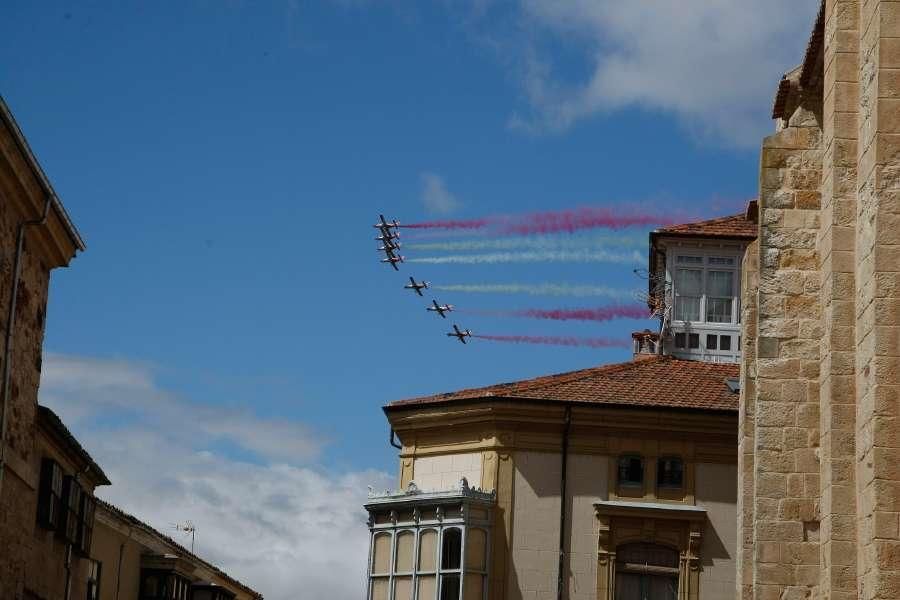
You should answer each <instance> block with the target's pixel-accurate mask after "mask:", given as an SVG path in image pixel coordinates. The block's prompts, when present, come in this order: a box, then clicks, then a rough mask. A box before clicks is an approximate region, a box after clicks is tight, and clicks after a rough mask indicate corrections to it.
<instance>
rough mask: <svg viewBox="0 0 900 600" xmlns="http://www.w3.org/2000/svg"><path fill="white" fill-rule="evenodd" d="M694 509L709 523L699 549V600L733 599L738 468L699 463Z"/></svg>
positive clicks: (736, 549)
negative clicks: (702, 513) (701, 513)
mask: <svg viewBox="0 0 900 600" xmlns="http://www.w3.org/2000/svg"><path fill="white" fill-rule="evenodd" d="M696 469H697V475H696V477H697V488H696V489H697V493H696V497H697V500H696V503H697V506H702V507H703V508H705V509H706V514H707V518H708V522H707V524H706V527H705V528H704V531H703V543H702V545H701V546H700V563H701V564H702V565H703V570H702V571H701V572H700V598H701V600H716V599H720V598H732V597H734V593H735V575H736V571H735V568H736V558H737V553H738V542H737V535H736V530H735V527H734V524H735V522H736V521H737V496H738V489H737V465H723V464H709V463H698V464H697V466H696Z"/></svg>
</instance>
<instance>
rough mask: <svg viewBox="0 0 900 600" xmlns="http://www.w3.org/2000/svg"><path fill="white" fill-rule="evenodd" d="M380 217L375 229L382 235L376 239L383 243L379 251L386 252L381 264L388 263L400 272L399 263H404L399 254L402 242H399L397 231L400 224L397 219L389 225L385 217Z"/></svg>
mask: <svg viewBox="0 0 900 600" xmlns="http://www.w3.org/2000/svg"><path fill="white" fill-rule="evenodd" d="M378 216H379V218H380V219H381V220H380V222H378V223H375V225H373V227H374V228H375V229H377V230H378V231H379V233H380V235H379V236H378V237H376V238H375V239H376V240H378V241H380V242H381V243H382V246H381V248H379V249H378V251H379V252H384V258H382V259H381V262H383V263H387V264H389V265H391V266H392V267H394V270H395V271H399V270H400V267H398V266H397V263H402V262H403V257H402V256H400V252H399V251H400V242H399V241H398V240H399V238H400V232H399V231H397V229H399V228H400V223H398V222H397V220H396V219H394V220H393V221H392V222H390V223H388V222H387V220H386V219H385V218H384V215H378Z"/></svg>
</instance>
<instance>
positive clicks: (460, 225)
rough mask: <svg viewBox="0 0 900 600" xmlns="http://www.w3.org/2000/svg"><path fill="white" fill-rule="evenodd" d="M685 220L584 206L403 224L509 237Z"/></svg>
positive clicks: (667, 214)
mask: <svg viewBox="0 0 900 600" xmlns="http://www.w3.org/2000/svg"><path fill="white" fill-rule="evenodd" d="M684 218H685V216H684V215H680V216H679V215H676V214H675V213H674V212H665V211H654V212H648V211H623V210H619V209H613V208H608V207H582V208H574V209H566V210H558V211H547V212H539V213H531V214H526V215H517V216H503V215H498V216H490V217H482V218H479V219H444V220H438V221H424V222H421V223H410V224H407V225H401V227H404V228H408V229H444V230H449V231H454V230H471V229H483V228H487V227H491V228H495V229H496V231H497V233H499V234H501V235H502V234H505V235H529V234H546V233H574V232H576V231H582V230H586V229H599V228H605V229H623V228H625V227H636V226H650V225H671V224H673V223H677V222H678V221H680V220H683V219H684Z"/></svg>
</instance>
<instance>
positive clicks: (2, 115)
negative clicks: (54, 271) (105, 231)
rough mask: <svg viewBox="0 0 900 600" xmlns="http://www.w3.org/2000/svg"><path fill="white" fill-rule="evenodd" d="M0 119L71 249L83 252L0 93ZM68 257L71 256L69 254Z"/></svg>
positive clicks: (39, 165)
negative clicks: (47, 199)
mask: <svg viewBox="0 0 900 600" xmlns="http://www.w3.org/2000/svg"><path fill="white" fill-rule="evenodd" d="M0 121H2V122H3V124H4V125H5V126H6V128H7V129H8V130H9V131H10V133H11V134H12V137H13V140H14V141H15V144H16V146H17V148H18V150H19V152H20V153H21V154H22V157H23V158H24V159H25V161H26V162H27V164H28V167H29V169H30V170H31V172H32V175H34V177H35V179H36V180H37V182H38V184H39V185H40V187H41V189H42V191H43V193H44V194H45V196H46V197H47V198H49V199H50V207H51V210H52V212H53V216H55V217H56V219H58V221H59V223H60V224H61V227H62V229H63V230H64V231H65V233H66V236H67V237H68V239H69V241H70V243H71V244H72V247H73V250H74V251H78V252H84V250H85V249H86V246H85V243H84V239H82V237H81V234H80V233H79V232H78V228H76V227H75V223H73V222H72V218H71V217H70V216H69V213H68V212H67V211H66V208H65V206H63V204H62V202H61V201H60V199H59V196H57V194H56V191H55V190H54V189H53V185H52V184H51V183H50V180H49V178H48V177H47V174H46V173H45V172H44V169H43V168H42V167H41V164H40V163H39V162H38V159H37V157H36V156H35V154H34V152H33V151H32V150H31V146H30V145H29V144H28V140H27V139H26V138H25V135H24V134H23V133H22V129H21V128H20V127H19V124H18V122H16V119H15V116H13V114H12V111H11V110H10V109H9V106H8V105H7V104H6V101H5V100H4V98H3V96H2V95H0ZM74 251H73V252H72V253H71V254H72V256H74ZM68 258H71V256H69V257H68Z"/></svg>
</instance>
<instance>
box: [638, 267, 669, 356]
mask: <svg viewBox="0 0 900 600" xmlns="http://www.w3.org/2000/svg"><path fill="white" fill-rule="evenodd" d="M634 274H635V275H636V276H638V277H639V278H641V279H646V280H647V291H646V292H635V294H634V298H635V300H637V301H638V302H643V303H646V304H647V306H648V307H649V308H650V310H652V311H653V314H652V315H651V316H652V317H654V318H657V319H659V344H657V353H658V354H662V348H663V338H664V337H665V336H666V335H667V334H668V329H669V321H670V320H671V318H672V284H671V283H670V282H669V281H667V280H666V275H665V273H657V274H655V275H654V274H651V272H650V271H649V270H648V269H634Z"/></svg>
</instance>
